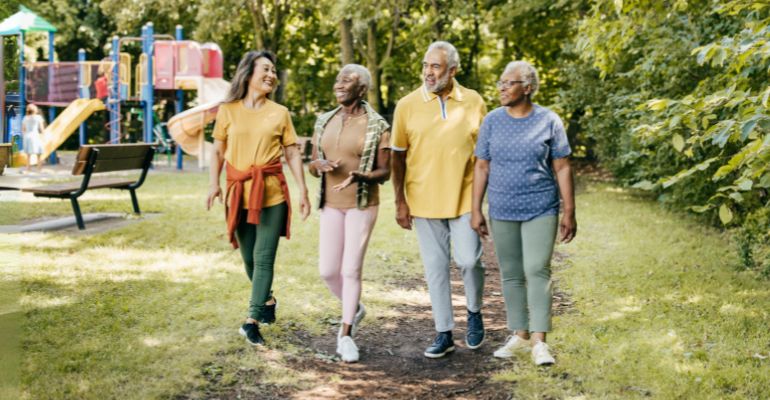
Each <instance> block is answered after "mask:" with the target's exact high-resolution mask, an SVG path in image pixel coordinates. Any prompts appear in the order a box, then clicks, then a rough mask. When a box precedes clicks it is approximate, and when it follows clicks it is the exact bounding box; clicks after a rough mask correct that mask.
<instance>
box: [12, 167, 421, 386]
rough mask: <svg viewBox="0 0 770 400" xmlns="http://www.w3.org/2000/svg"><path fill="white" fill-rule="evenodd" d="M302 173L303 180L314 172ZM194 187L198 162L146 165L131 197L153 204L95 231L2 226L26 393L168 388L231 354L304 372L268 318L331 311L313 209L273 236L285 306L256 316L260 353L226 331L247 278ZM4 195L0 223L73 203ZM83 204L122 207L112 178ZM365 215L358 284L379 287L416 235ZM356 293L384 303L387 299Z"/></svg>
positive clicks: (281, 373)
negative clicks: (262, 340) (266, 342)
mask: <svg viewBox="0 0 770 400" xmlns="http://www.w3.org/2000/svg"><path fill="white" fill-rule="evenodd" d="M309 183H310V185H311V190H313V191H314V190H315V185H317V182H316V180H315V179H314V178H312V177H311V178H309ZM206 189H207V176H206V174H203V173H199V174H177V173H153V174H152V175H151V176H150V177H149V178H148V181H147V183H146V184H145V186H144V187H142V188H141V189H140V190H139V192H138V197H139V201H140V205H141V206H142V209H143V211H144V212H147V213H160V216H159V217H156V218H148V219H146V220H143V221H141V223H135V224H130V225H128V226H124V227H122V228H118V229H114V230H110V231H108V232H105V233H101V234H94V235H81V234H76V235H72V234H66V233H47V234H44V233H27V234H15V235H4V236H3V238H2V243H3V247H0V251H1V252H2V253H0V259H15V260H18V263H19V264H18V265H19V266H20V267H21V271H22V272H21V274H20V278H19V279H20V284H21V287H22V291H23V293H22V297H21V306H22V308H23V310H24V311H25V318H24V321H23V324H22V326H21V330H22V332H23V335H22V336H23V339H22V342H21V345H22V349H23V354H24V361H23V364H22V373H21V385H22V388H23V395H24V398H28V399H54V398H56V399H60V398H78V399H106V398H120V399H125V398H135V399H148V398H159V397H169V396H173V395H174V394H176V393H180V392H186V391H189V390H190V389H191V388H194V387H196V386H199V385H203V384H205V382H206V376H207V375H210V373H211V371H212V370H213V371H221V375H222V377H221V379H222V380H223V381H221V382H225V383H226V382H228V380H232V379H234V378H233V377H234V374H235V373H237V371H238V370H239V368H251V369H255V368H257V369H264V370H265V372H266V373H265V381H264V382H262V383H271V384H276V385H297V383H296V382H307V381H308V379H297V378H301V377H298V376H297V375H298V373H296V372H293V371H289V370H287V369H286V368H285V367H282V364H281V361H280V360H281V359H282V358H283V357H284V356H285V355H286V354H292V353H298V352H302V351H306V350H305V349H298V348H295V347H294V346H293V345H292V344H291V343H289V341H288V340H287V337H285V336H281V334H280V332H281V330H283V329H302V330H305V331H308V332H311V333H314V334H319V333H320V332H321V331H322V330H323V329H328V321H329V320H330V319H333V318H337V316H336V311H337V310H336V307H328V306H325V305H324V304H325V303H330V302H331V303H332V304H334V303H333V302H334V301H335V300H333V298H332V297H331V295H330V294H329V293H328V290H326V289H325V287H324V286H323V283H322V281H321V280H320V278H319V277H318V272H317V261H316V260H317V256H316V255H317V237H318V232H317V231H318V223H317V218H318V217H317V214H316V213H314V214H313V215H311V217H310V218H309V219H308V221H306V222H304V223H303V222H301V220H300V219H299V218H298V217H297V216H296V215H295V218H294V220H293V226H292V234H293V239H292V240H290V241H285V240H282V242H281V244H280V248H279V254H278V259H277V262H276V271H277V272H276V276H275V284H274V287H275V288H276V290H277V291H278V293H279V294H278V296H279V301H280V302H281V314H282V315H292V318H286V319H283V321H284V322H283V325H281V324H279V325H278V326H276V327H271V328H268V329H267V331H266V336H267V337H268V338H270V340H271V347H272V348H273V349H277V350H278V352H274V353H273V356H274V357H275V360H274V361H272V362H268V363H265V362H264V360H261V358H262V356H260V355H259V354H257V353H253V352H246V353H244V352H243V351H242V350H243V349H244V346H243V341H242V338H240V337H238V336H237V335H235V334H234V333H235V332H236V331H237V328H238V326H240V323H241V321H242V319H243V317H245V315H246V312H247V303H248V297H249V293H250V291H249V284H248V279H247V278H246V276H245V273H244V271H243V266H242V263H241V260H240V257H239V255H238V252H237V251H233V250H232V249H231V247H230V245H229V243H228V242H227V240H226V233H225V226H224V219H223V213H224V212H223V209H222V207H221V206H218V208H216V209H215V210H212V211H211V212H206V211H205V210H204V209H203V204H204V199H205V194H206ZM384 192H385V193H384V195H383V203H384V205H383V207H382V215H381V218H382V219H384V220H386V222H389V221H388V219H389V218H388V217H389V216H392V215H394V214H393V207H392V203H393V201H392V195H391V194H390V193H388V191H387V190H386V191H384ZM2 206H3V207H4V210H12V212H10V213H5V212H4V213H3V219H4V221H3V223H11V222H18V221H19V220H21V219H22V218H38V217H40V216H44V215H71V210H70V209H69V204H68V203H66V202H60V201H56V200H49V201H38V200H32V201H28V202H27V201H23V202H7V203H3V204H2ZM81 206H82V208H83V211H84V212H86V213H87V212H95V211H112V212H114V211H118V212H120V211H124V212H129V211H130V200H129V199H128V196H127V194H126V193H123V192H117V191H115V192H112V191H106V190H98V191H93V192H90V193H87V194H86V196H84V198H83V200H82V202H81ZM11 214H13V215H11ZM22 216H23V217H22ZM376 229H377V231H376V233H375V235H374V238H373V239H372V241H371V246H370V252H369V257H368V262H367V268H366V270H365V272H364V278H365V279H366V280H367V293H366V294H365V296H377V295H378V294H382V293H387V291H388V289H387V284H386V282H389V281H392V280H393V279H394V278H395V277H397V276H400V275H401V274H403V273H405V272H406V271H410V272H409V273H411V272H415V271H419V265H418V264H417V263H416V260H417V258H418V256H417V249H416V247H415V246H394V242H398V243H403V241H404V240H405V238H407V237H409V235H408V234H407V233H405V232H403V231H402V230H401V229H400V228H398V227H397V226H396V225H395V224H393V223H381V224H379V225H378V227H377V228H376ZM394 247H398V248H394ZM4 275H5V274H4ZM9 276H10V275H9ZM366 301H367V304H368V305H369V304H371V306H370V308H372V309H373V310H375V312H380V313H383V314H386V313H387V307H388V305H390V304H392V302H394V301H396V299H392V298H391V299H388V298H384V299H382V300H381V299H379V298H376V297H372V298H367V300H366Z"/></svg>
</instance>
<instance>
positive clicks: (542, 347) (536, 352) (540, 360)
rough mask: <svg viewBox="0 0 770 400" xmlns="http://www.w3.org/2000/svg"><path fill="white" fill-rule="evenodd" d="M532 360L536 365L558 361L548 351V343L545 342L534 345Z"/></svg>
mask: <svg viewBox="0 0 770 400" xmlns="http://www.w3.org/2000/svg"><path fill="white" fill-rule="evenodd" d="M532 360H533V361H534V362H535V365H551V364H553V363H555V362H556V360H554V359H553V356H552V355H551V352H549V351H548V345H547V344H545V343H544V342H537V343H535V345H534V346H533V347H532Z"/></svg>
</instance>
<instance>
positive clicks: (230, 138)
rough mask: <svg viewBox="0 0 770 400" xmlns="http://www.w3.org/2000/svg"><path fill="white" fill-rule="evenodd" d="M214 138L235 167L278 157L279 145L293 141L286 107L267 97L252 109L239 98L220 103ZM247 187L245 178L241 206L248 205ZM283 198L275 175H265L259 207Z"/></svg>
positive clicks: (262, 162)
mask: <svg viewBox="0 0 770 400" xmlns="http://www.w3.org/2000/svg"><path fill="white" fill-rule="evenodd" d="M214 138H215V139H217V140H221V141H223V142H225V145H226V149H225V161H227V162H229V163H230V164H232V166H233V167H235V168H236V169H239V170H247V169H249V168H250V167H251V166H252V165H257V166H260V165H265V164H269V163H270V162H272V161H273V160H275V159H278V158H280V157H281V154H283V147H285V146H291V145H293V144H295V143H297V133H296V132H295V131H294V125H293V124H292V122H291V115H290V114H289V110H288V109H287V108H286V107H284V106H282V105H280V104H278V103H275V102H273V101H271V100H267V101H266V102H265V104H263V105H262V107H260V108H258V109H256V110H252V109H249V108H246V107H245V106H244V105H243V101H236V102H233V103H224V104H222V105H221V106H219V111H218V112H217V120H216V123H215V124H214ZM250 190H251V181H246V182H245V183H244V186H243V192H244V193H243V207H244V208H245V207H246V205H247V204H248V201H249V193H250ZM228 195H229V193H228ZM284 201H286V199H285V198H284V196H283V191H282V190H281V183H280V181H279V180H278V178H276V177H274V176H267V177H265V195H264V197H263V201H262V207H270V206H274V205H276V204H280V203H282V202H284Z"/></svg>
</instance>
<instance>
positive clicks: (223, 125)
mask: <svg viewBox="0 0 770 400" xmlns="http://www.w3.org/2000/svg"><path fill="white" fill-rule="evenodd" d="M228 128H230V115H229V114H228V112H227V110H226V108H225V107H224V104H222V105H220V106H219V111H217V119H216V121H215V122H214V132H213V133H212V136H214V139H216V140H221V141H223V142H226V141H227V130H228Z"/></svg>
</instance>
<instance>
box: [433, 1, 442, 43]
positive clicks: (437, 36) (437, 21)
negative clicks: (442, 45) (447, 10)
mask: <svg viewBox="0 0 770 400" xmlns="http://www.w3.org/2000/svg"><path fill="white" fill-rule="evenodd" d="M430 4H431V6H433V26H432V28H433V40H443V38H442V36H443V35H444V18H443V15H444V14H443V12H442V11H441V8H442V7H441V0H431V1H430Z"/></svg>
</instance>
